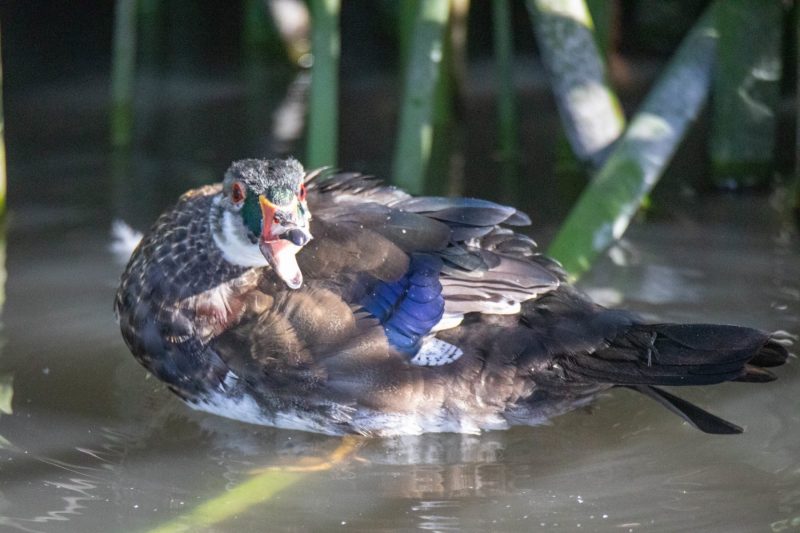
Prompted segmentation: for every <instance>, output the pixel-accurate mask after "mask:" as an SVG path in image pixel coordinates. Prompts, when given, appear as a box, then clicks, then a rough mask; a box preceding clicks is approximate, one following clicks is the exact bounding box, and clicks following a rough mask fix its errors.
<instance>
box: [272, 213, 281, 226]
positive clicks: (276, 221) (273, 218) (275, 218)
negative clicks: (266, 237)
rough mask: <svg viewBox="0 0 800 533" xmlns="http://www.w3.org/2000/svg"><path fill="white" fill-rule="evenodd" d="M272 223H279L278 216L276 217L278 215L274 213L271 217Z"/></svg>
mask: <svg viewBox="0 0 800 533" xmlns="http://www.w3.org/2000/svg"><path fill="white" fill-rule="evenodd" d="M272 223H273V224H280V223H281V219H280V217H278V215H275V216H274V217H272Z"/></svg>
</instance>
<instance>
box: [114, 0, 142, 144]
mask: <svg viewBox="0 0 800 533" xmlns="http://www.w3.org/2000/svg"><path fill="white" fill-rule="evenodd" d="M135 74H136V0H116V7H115V11H114V49H113V58H112V66H111V113H110V115H111V145H112V146H115V147H122V146H128V145H129V144H130V143H131V139H132V138H133V90H134V76H135Z"/></svg>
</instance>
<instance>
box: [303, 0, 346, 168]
mask: <svg viewBox="0 0 800 533" xmlns="http://www.w3.org/2000/svg"><path fill="white" fill-rule="evenodd" d="M309 4H310V6H311V50H312V52H313V54H314V63H313V65H312V67H311V94H310V96H309V110H308V145H307V149H306V164H307V165H308V166H309V168H316V167H321V166H336V150H337V147H338V142H339V141H338V129H339V121H338V109H339V48H340V40H339V10H340V0H310V2H309Z"/></svg>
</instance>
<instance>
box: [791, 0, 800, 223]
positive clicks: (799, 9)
mask: <svg viewBox="0 0 800 533" xmlns="http://www.w3.org/2000/svg"><path fill="white" fill-rule="evenodd" d="M793 12H794V17H793V20H792V23H793V24H794V54H795V56H794V64H795V77H796V78H797V87H796V88H795V93H794V97H795V102H797V101H798V100H800V5H798V4H797V2H795V4H794V6H793ZM795 119H796V123H795V128H796V129H795V131H796V137H795V153H794V161H795V168H794V172H795V175H794V214H795V217H796V218H797V221H798V223H800V105H796V106H795Z"/></svg>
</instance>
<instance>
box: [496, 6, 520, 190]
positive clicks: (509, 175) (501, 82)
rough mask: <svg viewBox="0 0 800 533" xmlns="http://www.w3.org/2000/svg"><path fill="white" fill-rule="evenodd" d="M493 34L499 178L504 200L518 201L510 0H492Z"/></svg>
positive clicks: (517, 126) (517, 149)
mask: <svg viewBox="0 0 800 533" xmlns="http://www.w3.org/2000/svg"><path fill="white" fill-rule="evenodd" d="M492 33H493V35H492V37H493V39H494V60H495V73H496V78H497V133H498V135H497V138H498V145H499V146H498V148H499V151H500V153H499V159H500V180H501V188H502V194H503V199H504V200H506V201H512V200H516V199H517V195H518V194H519V175H518V168H519V125H518V123H517V104H516V94H515V90H514V43H513V32H512V26H511V5H510V4H509V1H508V0H493V1H492Z"/></svg>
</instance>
